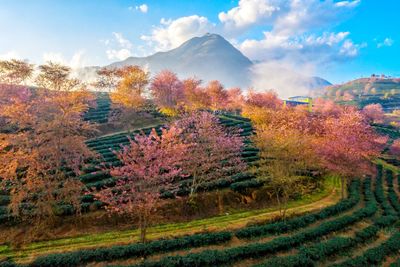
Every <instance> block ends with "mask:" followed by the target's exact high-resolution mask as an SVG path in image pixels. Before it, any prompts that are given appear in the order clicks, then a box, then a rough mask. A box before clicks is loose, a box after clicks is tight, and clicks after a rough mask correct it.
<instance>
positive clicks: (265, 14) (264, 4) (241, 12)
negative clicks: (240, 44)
mask: <svg viewBox="0 0 400 267" xmlns="http://www.w3.org/2000/svg"><path fill="white" fill-rule="evenodd" d="M272 2H275V1H267V0H240V1H239V4H238V6H237V7H234V8H232V9H231V10H229V11H227V12H221V13H219V15H218V18H219V20H220V21H221V22H222V23H223V24H225V26H226V27H227V28H230V29H232V28H244V27H247V26H250V25H253V24H257V23H260V22H261V21H265V20H268V19H271V17H272V16H273V15H274V13H275V12H277V11H279V10H280V7H279V6H277V5H275V4H274V3H272Z"/></svg>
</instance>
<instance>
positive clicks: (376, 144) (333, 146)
mask: <svg viewBox="0 0 400 267" xmlns="http://www.w3.org/2000/svg"><path fill="white" fill-rule="evenodd" d="M322 127H323V134H322V135H320V136H319V137H317V142H316V152H317V154H318V155H319V156H320V157H321V159H322V162H323V165H324V167H325V168H326V169H327V170H330V171H332V172H335V173H337V174H339V175H340V176H341V182H342V197H344V188H345V187H344V185H345V183H346V182H347V181H348V180H349V179H351V178H353V177H361V176H363V175H365V174H367V173H371V172H373V168H372V165H371V161H370V160H371V159H373V158H374V157H377V156H378V155H379V153H380V151H381V149H382V148H383V145H384V142H382V141H381V138H379V136H378V135H376V134H375V132H374V131H373V129H372V128H371V126H370V125H369V124H368V123H367V122H366V121H365V119H364V117H363V115H362V114H361V113H360V112H358V111H357V110H355V109H353V108H350V107H347V108H344V110H343V111H342V113H341V114H340V115H339V116H337V117H333V116H332V117H327V118H325V120H323V122H322Z"/></svg>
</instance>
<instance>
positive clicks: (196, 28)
mask: <svg viewBox="0 0 400 267" xmlns="http://www.w3.org/2000/svg"><path fill="white" fill-rule="evenodd" d="M160 24H161V25H160V26H158V27H155V28H154V29H153V30H152V32H151V35H143V36H142V37H141V39H142V40H144V41H147V42H148V44H149V45H150V46H154V47H155V50H157V51H159V50H168V49H171V48H175V47H177V46H179V45H181V44H182V43H183V42H185V41H187V40H188V39H190V38H193V37H196V36H201V35H204V34H205V33H207V32H210V31H213V30H214V29H215V25H214V24H212V23H211V22H210V21H209V20H208V19H207V18H206V17H201V16H198V15H193V16H188V17H181V18H178V19H176V20H166V19H164V18H163V19H161V21H160Z"/></svg>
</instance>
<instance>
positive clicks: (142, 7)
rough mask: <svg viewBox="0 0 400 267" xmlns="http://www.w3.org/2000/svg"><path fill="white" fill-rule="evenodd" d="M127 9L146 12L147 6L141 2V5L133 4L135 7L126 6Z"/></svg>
mask: <svg viewBox="0 0 400 267" xmlns="http://www.w3.org/2000/svg"><path fill="white" fill-rule="evenodd" d="M128 9H129V10H130V11H135V10H137V11H139V12H142V13H147V12H148V11H149V6H148V5H147V4H141V5H139V6H135V7H133V6H130V7H128Z"/></svg>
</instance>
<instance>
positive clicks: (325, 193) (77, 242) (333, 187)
mask: <svg viewBox="0 0 400 267" xmlns="http://www.w3.org/2000/svg"><path fill="white" fill-rule="evenodd" d="M339 188H340V183H339V179H337V177H327V178H326V179H325V180H324V186H323V189H321V190H319V191H317V192H315V193H313V194H310V195H307V196H304V197H303V198H301V199H298V200H293V201H290V202H289V203H288V210H287V214H288V216H293V215H299V214H303V213H306V212H312V211H316V210H319V209H322V208H324V207H326V206H329V205H333V204H335V203H336V202H338V201H339V200H340V190H338V189H339ZM278 214H279V210H278V207H271V208H266V209H259V210H251V211H239V212H236V213H233V214H226V215H221V216H216V217H211V218H206V219H199V220H193V221H190V222H184V223H170V224H162V225H156V226H153V227H150V228H149V229H148V235H147V238H148V239H149V240H155V239H160V238H170V237H177V236H182V235H189V234H194V233H199V232H205V231H221V230H233V229H238V228H241V227H244V226H246V225H248V224H249V223H256V222H260V221H266V220H269V219H272V218H274V217H276V216H277V215H278ZM138 236H139V231H138V230H137V229H133V230H123V231H111V232H105V233H98V234H89V235H82V236H77V237H70V238H62V239H55V240H49V241H41V242H35V243H31V244H29V245H26V246H24V247H22V248H19V249H13V248H11V247H9V246H7V245H5V246H0V259H2V258H12V259H14V260H15V261H17V262H20V263H26V262H29V261H31V260H33V259H34V258H35V257H37V256H39V255H44V254H49V253H60V252H66V251H74V250H79V249H84V248H93V247H107V246H112V245H117V244H128V243H134V242H138V241H139V240H138Z"/></svg>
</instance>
